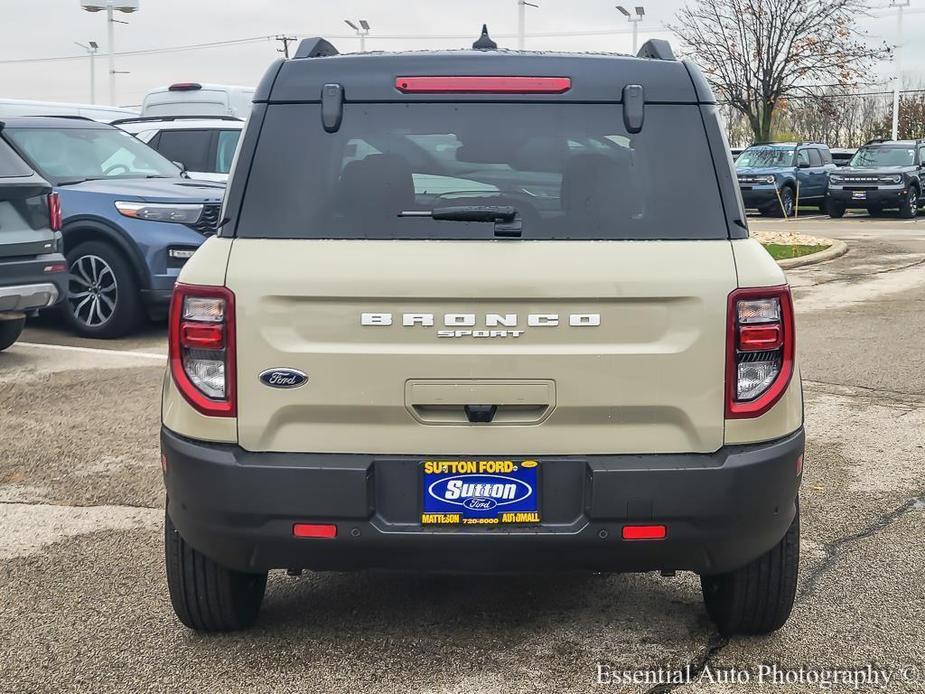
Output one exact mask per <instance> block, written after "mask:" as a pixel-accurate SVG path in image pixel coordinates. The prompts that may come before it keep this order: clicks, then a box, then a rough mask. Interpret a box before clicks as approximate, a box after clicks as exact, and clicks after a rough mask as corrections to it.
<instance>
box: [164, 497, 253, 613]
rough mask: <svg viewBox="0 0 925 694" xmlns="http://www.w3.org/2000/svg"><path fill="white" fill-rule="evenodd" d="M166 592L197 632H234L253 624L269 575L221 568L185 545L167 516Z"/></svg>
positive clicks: (165, 531) (175, 607)
mask: <svg viewBox="0 0 925 694" xmlns="http://www.w3.org/2000/svg"><path fill="white" fill-rule="evenodd" d="M164 555H165V560H166V565H167V588H168V590H169V591H170V602H171V604H172V605H173V611H174V612H175V613H176V614H177V617H179V619H180V621H181V622H183V624H185V625H186V626H188V627H189V628H190V629H195V630H196V631H234V630H236V629H243V628H244V627H248V626H250V625H251V624H253V623H254V621H255V620H256V619H257V614H258V612H259V611H260V605H261V604H262V603H263V595H264V593H265V591H266V587H267V574H266V572H263V573H256V574H249V573H242V572H240V571H233V570H232V569H227V568H225V567H224V566H221V565H219V564H217V563H215V562H214V561H212V560H211V559H209V557H207V556H206V555H204V554H202V553H201V552H198V551H197V550H195V549H193V548H192V547H191V546H190V545H188V544H187V543H186V541H185V540H184V539H183V537H182V536H181V535H180V533H179V531H177V529H176V528H175V527H174V524H173V521H171V520H170V516H169V515H167V514H166V513H165V514H164Z"/></svg>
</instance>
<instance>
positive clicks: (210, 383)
mask: <svg viewBox="0 0 925 694" xmlns="http://www.w3.org/2000/svg"><path fill="white" fill-rule="evenodd" d="M234 338H235V327H234V294H232V293H231V291H230V290H228V289H226V288H225V287H201V286H196V285H189V284H180V283H178V284H177V285H176V286H175V287H174V290H173V299H172V301H171V304H170V335H169V338H168V340H169V347H170V373H171V375H172V376H173V380H174V383H176V385H177V388H178V390H179V391H180V393H182V394H183V397H184V398H186V401H187V402H189V404H190V405H192V406H193V407H194V408H196V410H198V411H199V412H201V413H202V414H205V415H209V416H211V417H234V416H235V415H236V413H237V407H236V393H235V385H236V382H235V375H236V374H235V371H236V363H235V339H234Z"/></svg>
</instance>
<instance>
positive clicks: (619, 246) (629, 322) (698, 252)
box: [223, 57, 736, 455]
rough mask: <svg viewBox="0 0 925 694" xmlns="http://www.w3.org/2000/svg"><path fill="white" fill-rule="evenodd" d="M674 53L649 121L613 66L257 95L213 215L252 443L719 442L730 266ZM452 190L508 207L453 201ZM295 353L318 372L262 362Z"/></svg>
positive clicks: (243, 423) (696, 111)
mask: <svg viewBox="0 0 925 694" xmlns="http://www.w3.org/2000/svg"><path fill="white" fill-rule="evenodd" d="M338 60H339V59H338ZM344 60H345V61H346V60H348V59H347V58H344ZM366 60H372V58H366ZM534 60H535V57H534ZM293 62H297V61H293ZM609 62H611V63H613V64H617V65H620V66H621V68H623V67H630V68H632V67H634V66H640V65H646V64H651V61H638V60H631V59H618V60H616V61H614V60H610V61H609ZM288 65H289V64H288V63H287V64H286V67H288ZM556 65H557V64H556V62H555V61H554V60H553V61H551V62H549V63H548V64H547V65H545V68H546V70H547V72H545V74H556V73H557V72H558V71H557V70H556V69H554V68H555V66H556ZM671 65H672V69H675V70H678V71H680V74H681V75H683V79H684V80H686V81H687V85H688V90H689V91H690V92H691V95H690V97H689V98H688V100H689V102H686V103H682V102H683V101H684V100H683V99H681V100H680V101H682V102H679V103H661V102H660V103H646V104H645V107H644V125H643V127H642V128H641V130H639V132H636V131H635V129H636V128H635V124H634V123H630V122H629V120H628V119H627V118H626V114H625V113H624V108H623V105H622V104H621V103H620V92H619V90H618V89H617V88H615V87H610V88H609V91H608V92H607V93H606V94H603V95H601V96H600V100H599V102H597V103H588V101H587V100H586V99H585V98H582V95H581V94H577V95H572V98H562V99H557V98H556V96H555V95H550V94H542V95H537V96H536V97H533V98H531V95H529V94H528V95H523V94H518V95H517V96H516V97H508V96H507V95H501V96H499V95H492V96H484V95H482V96H478V97H474V96H471V95H467V96H461V97H460V96H456V97H448V96H447V95H445V94H442V95H440V97H439V98H437V99H435V100H433V101H422V100H420V99H414V98H413V97H412V100H413V101H415V102H414V103H409V102H408V100H407V99H405V98H404V97H403V95H402V94H401V93H400V85H399V89H395V90H394V95H393V97H392V98H393V101H392V102H385V103H384V102H381V101H376V102H363V101H362V100H361V96H362V94H361V93H359V90H353V91H350V90H348V91H347V94H348V95H351V94H353V95H357V96H355V97H354V98H355V99H357V101H355V102H354V101H348V102H347V103H343V104H342V105H340V106H339V108H340V109H341V110H342V112H340V113H339V114H336V115H337V118H335V119H331V118H330V116H331V114H330V108H329V107H330V104H327V105H325V106H323V105H322V104H321V103H319V102H317V101H315V102H310V101H306V102H304V103H291V101H292V100H293V99H292V96H293V95H292V94H291V93H289V92H287V91H286V89H285V88H281V89H282V96H281V97H280V100H285V101H286V102H287V103H275V102H274V99H273V98H270V99H269V103H267V104H265V105H264V104H260V105H258V107H257V108H256V109H255V117H254V118H252V123H251V124H250V125H249V128H250V129H251V130H252V131H256V129H257V128H259V132H260V135H259V139H257V141H256V151H255V152H254V154H253V160H252V161H251V162H249V163H250V166H249V171H250V173H249V176H247V178H246V186H245V185H244V184H245V179H244V178H243V174H241V175H240V176H239V177H237V178H235V179H234V182H233V183H232V190H231V192H230V193H229V196H230V198H231V200H230V201H229V204H228V210H229V213H230V214H231V215H232V218H233V223H232V224H230V225H229V226H228V229H227V230H225V231H223V235H230V234H231V233H233V234H234V236H235V241H234V243H233V245H232V249H231V254H230V258H229V263H228V267H227V275H226V285H227V287H228V288H229V289H230V290H231V291H232V292H233V294H234V297H235V299H234V300H235V305H236V307H235V311H236V317H237V318H236V320H237V325H238V328H237V338H236V339H237V355H236V359H237V369H236V371H237V384H236V387H237V417H238V434H239V442H240V444H241V445H242V446H243V447H244V448H245V449H247V450H251V451H293V452H295V451H304V452H352V453H386V454H445V455H453V454H456V455H458V454H473V455H477V454H485V455H506V454H509V455H513V454H537V455H538V454H544V455H550V454H592V453H657V452H658V453H668V452H709V451H714V450H716V449H718V448H719V447H720V446H721V445H722V443H723V426H724V364H725V340H726V307H727V297H728V295H729V293H730V292H731V291H732V290H733V289H735V287H736V272H735V264H734V261H733V255H732V250H731V245H730V243H729V240H728V238H729V232H728V227H727V219H726V216H725V213H724V208H723V202H722V200H721V196H720V190H719V185H718V181H717V176H716V173H715V168H714V164H713V158H712V156H711V151H710V146H709V144H708V138H707V134H706V128H705V123H704V115H703V109H704V107H703V106H700V105H698V104H697V103H690V101H692V102H696V97H694V96H693V91H694V90H693V88H692V87H691V86H690V85H691V82H690V78H689V76H688V75H687V73H686V72H685V71H684V68H683V66H681V65H680V64H679V63H672V64H671ZM550 67H552V68H553V69H550ZM481 69H490V68H481ZM333 74H336V73H332V75H333ZM351 74H356V73H351ZM393 74H394V73H393ZM420 74H427V73H426V72H425V71H423V70H422V71H421V72H420ZM540 74H544V73H540ZM562 74H567V73H562ZM630 74H632V73H630ZM280 79H282V78H280ZM587 81H588V80H586V82H587ZM590 81H591V82H593V80H590ZM628 81H629V80H628ZM279 82H280V80H277V83H278V84H279ZM578 82H579V78H578V77H576V78H575V83H576V84H578ZM664 83H665V82H664V80H663V82H662V83H660V84H662V85H663V84H664ZM396 84H398V81H396ZM621 86H622V83H621ZM290 92H291V88H290ZM317 93H318V92H314V94H317ZM511 99H515V100H518V101H517V102H516V103H511ZM666 101H667V99H666ZM323 114H324V115H323ZM334 121H336V123H335V122H334ZM332 123H334V125H335V127H327V128H326V127H324V124H327V125H331V124H332ZM628 124H629V125H630V126H631V127H628ZM248 137H250V138H255V137H256V134H255V132H252V133H251V134H250V135H249V136H248V135H245V144H244V146H243V147H242V152H245V153H244V154H243V155H242V156H245V157H247V156H249V154H248V153H247V150H248V144H247V139H248ZM251 144H253V142H251ZM251 151H253V150H251ZM239 165H240V163H239ZM461 206H463V207H466V208H467V209H468V213H472V212H473V210H474V211H475V213H479V212H480V211H481V213H485V214H487V215H488V216H491V211H492V210H494V211H495V212H497V213H498V214H499V215H500V216H501V217H503V219H501V221H497V222H496V221H461V220H458V219H457V220H452V219H446V218H445V217H452V216H453V215H452V214H450V213H448V212H447V208H458V207H461ZM507 208H514V209H515V210H516V216H515V218H514V219H513V220H511V219H510V217H509V216H508V213H509V210H507ZM486 211H487V212H486ZM428 212H433V213H434V217H444V219H435V218H432V217H430V216H427V214H428ZM457 216H465V214H463V215H457ZM518 226H520V227H521V229H520V233H519V235H518V234H517V227H518ZM282 369H288V370H297V371H300V372H303V373H304V374H307V376H308V379H307V382H306V383H305V384H304V385H301V386H299V387H291V388H280V387H273V386H278V385H285V383H279V382H277V383H270V384H269V385H268V383H267V382H265V381H266V380H273V379H272V378H271V379H263V380H262V379H261V374H265V373H266V372H268V371H269V372H272V371H273V370H282Z"/></svg>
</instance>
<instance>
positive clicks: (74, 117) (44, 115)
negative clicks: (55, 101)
mask: <svg viewBox="0 0 925 694" xmlns="http://www.w3.org/2000/svg"><path fill="white" fill-rule="evenodd" d="M15 118H68V119H70V120H87V121H90V122H91V123H98V122H99V121H97V120H94V119H93V118H88V117H87V116H78V115H71V114H69V113H29V114H26V115H23V116H15Z"/></svg>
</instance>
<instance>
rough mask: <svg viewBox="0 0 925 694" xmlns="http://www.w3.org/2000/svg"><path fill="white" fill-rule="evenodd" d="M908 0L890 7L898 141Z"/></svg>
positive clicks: (894, 2)
mask: <svg viewBox="0 0 925 694" xmlns="http://www.w3.org/2000/svg"><path fill="white" fill-rule="evenodd" d="M909 2H910V0H903V2H899V0H891V2H890V7H895V8H896V58H895V60H894V63H895V67H896V70H895V74H894V76H893V139H894V140H898V139H899V90H900V89H901V88H902V85H901V84H900V82H901V81H902V78H903V60H902V57H903V8H904V7H909Z"/></svg>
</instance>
